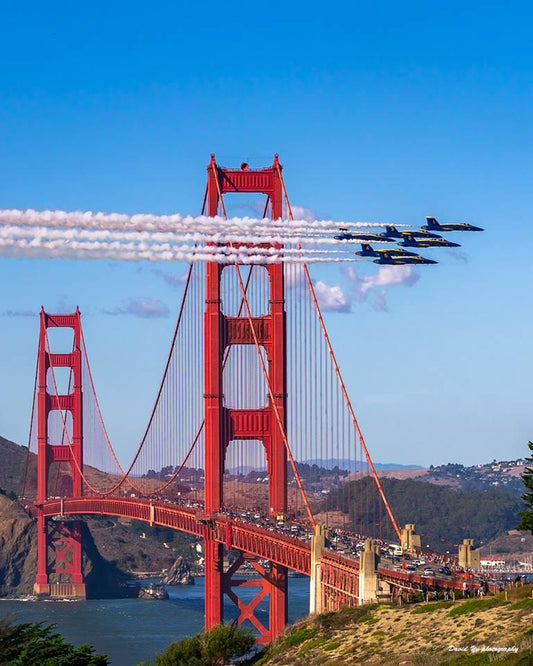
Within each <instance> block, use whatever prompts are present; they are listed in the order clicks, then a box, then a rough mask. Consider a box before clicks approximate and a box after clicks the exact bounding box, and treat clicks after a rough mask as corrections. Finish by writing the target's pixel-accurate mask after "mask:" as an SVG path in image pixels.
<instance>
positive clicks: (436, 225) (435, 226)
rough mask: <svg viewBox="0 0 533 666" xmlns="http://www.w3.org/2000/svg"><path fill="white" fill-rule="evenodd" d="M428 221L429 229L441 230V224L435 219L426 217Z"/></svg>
mask: <svg viewBox="0 0 533 666" xmlns="http://www.w3.org/2000/svg"><path fill="white" fill-rule="evenodd" d="M426 220H427V223H428V227H429V228H430V229H439V228H440V224H439V223H438V222H437V220H436V219H435V218H434V217H430V216H429V215H426Z"/></svg>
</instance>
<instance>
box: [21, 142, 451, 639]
mask: <svg viewBox="0 0 533 666" xmlns="http://www.w3.org/2000/svg"><path fill="white" fill-rule="evenodd" d="M228 193H260V194H262V195H265V197H266V201H265V214H264V217H266V216H267V215H268V217H269V219H271V220H273V221H277V220H281V219H284V218H285V219H289V220H293V214H292V209H291V205H290V202H289V198H288V195H287V191H286V188H285V184H284V180H283V175H282V167H281V165H280V163H279V160H278V157H277V155H276V156H275V158H274V161H273V164H272V166H270V167H268V168H264V169H251V168H249V166H248V165H247V164H245V163H243V164H242V165H241V167H240V168H237V169H230V168H225V167H221V166H219V165H218V164H217V163H216V161H215V158H214V156H212V158H211V161H210V163H209V165H208V168H207V185H206V190H205V197H204V202H203V209H202V214H206V215H207V216H208V217H209V218H214V217H216V216H217V215H221V216H222V217H223V218H224V219H227V209H226V201H225V199H224V195H226V194H228ZM211 244H212V245H215V242H214V241H213V242H212V243H211ZM224 246H225V247H227V248H228V250H229V251H231V250H235V251H236V254H235V255H231V252H229V256H233V257H238V252H239V251H240V250H242V249H243V248H245V249H246V248H248V249H250V248H251V247H252V245H251V243H243V242H239V241H236V240H235V241H229V242H226V243H225V244H224ZM253 248H254V251H256V250H257V251H258V252H259V256H261V254H260V253H261V251H263V252H264V256H267V255H268V256H269V257H272V256H275V255H276V253H279V254H280V255H281V254H282V253H283V251H284V247H283V245H282V244H281V243H272V242H268V243H267V242H263V243H260V244H259V245H254V246H253ZM294 249H295V250H296V254H297V253H298V251H300V252H301V247H300V246H297V247H296V248H294ZM302 258H303V259H304V258H305V257H304V255H303V252H302ZM57 329H70V330H71V331H72V345H71V346H69V347H68V348H62V349H58V348H56V347H55V346H54V331H55V330H57ZM132 367H133V368H134V363H133V364H132ZM122 381H128V378H123V380H122ZM117 390H120V385H119V386H118V387H117ZM125 418H127V415H125ZM33 453H35V454H36V456H33V455H32V454H33ZM317 474H318V475H319V476H320V478H317ZM369 479H370V480H371V481H372V482H371V483H369V482H368V480H369ZM23 496H24V502H25V504H26V505H27V506H28V507H29V510H30V511H31V513H32V515H33V516H34V517H35V518H36V520H37V524H38V556H37V575H36V582H35V586H34V590H35V593H36V594H38V595H50V596H74V597H75V596H84V595H85V583H84V577H83V567H82V553H83V543H82V541H83V539H82V526H81V517H82V516H83V515H87V514H96V515H111V516H121V517H127V518H132V519H135V520H142V521H145V522H146V523H148V524H150V525H162V526H166V527H170V528H172V529H177V530H181V531H183V532H187V533H189V534H193V535H196V536H197V537H199V538H201V539H202V540H203V553H204V567H205V624H206V628H211V627H213V626H215V625H216V624H219V623H220V622H222V621H223V599H224V596H227V597H229V598H230V599H231V600H232V601H233V603H234V604H235V605H236V606H237V608H238V622H239V623H240V624H242V623H244V622H247V621H248V622H250V623H251V624H252V625H253V627H254V628H255V630H256V631H257V633H258V634H259V640H260V641H261V642H268V641H270V640H272V639H273V638H275V637H276V636H277V635H278V634H279V633H280V632H281V631H282V630H283V628H284V626H285V625H286V622H287V604H288V572H289V571H295V572H299V573H301V574H305V575H307V576H310V585H311V610H312V611H322V610H326V609H336V608H339V607H341V606H344V605H355V604H358V603H360V602H361V601H364V600H368V599H369V598H371V597H372V595H374V596H375V594H376V593H377V590H378V588H379V586H381V587H385V588H386V589H387V590H389V592H390V594H391V595H395V594H397V593H398V591H400V590H403V589H405V588H415V589H416V588H420V587H421V586H422V585H424V584H428V582H429V583H431V582H433V583H435V582H436V579H434V580H433V581H431V580H430V579H428V578H424V577H422V576H420V575H419V574H416V573H409V572H406V571H396V570H394V569H392V568H387V567H382V566H380V565H379V561H378V556H377V555H378V552H379V548H378V546H377V545H376V542H371V541H368V542H367V544H366V549H365V551H364V552H363V553H362V554H361V558H360V560H359V559H357V558H356V557H354V552H355V551H353V552H352V553H351V554H350V553H348V554H342V555H341V554H339V553H336V552H334V551H332V550H331V549H329V548H328V541H327V529H328V528H336V529H340V530H342V531H343V533H344V534H346V535H351V536H350V538H352V539H353V540H354V542H355V541H360V540H361V539H363V538H375V539H378V540H380V541H381V542H386V541H391V540H400V539H401V538H402V533H401V530H400V528H399V526H398V524H397V521H396V520H395V517H394V514H393V511H392V509H391V507H390V505H389V503H388V502H387V498H386V496H385V493H384V490H383V487H382V485H381V483H380V480H379V477H378V475H377V473H376V470H375V468H374V465H373V463H372V459H371V457H370V454H369V451H368V448H367V446H366V443H365V440H364V437H363V435H362V433H361V430H360V428H359V425H358V422H357V418H356V416H355V413H354V410H353V408H352V404H351V402H350V399H349V397H348V394H347V391H346V388H345V385H344V383H343V381H342V377H341V373H340V370H339V366H338V364H337V360H336V357H335V354H334V351H333V348H332V345H331V342H330V339H329V337H328V334H327V331H326V327H325V324H324V320H323V317H322V314H321V311H320V307H319V303H318V300H317V297H316V294H315V289H314V285H313V281H312V279H311V276H310V273H309V269H308V266H307V263H306V261H304V260H302V262H299V263H298V262H292V263H285V264H283V263H281V261H277V262H276V261H271V262H269V263H267V262H266V261H265V263H261V262H260V261H259V262H257V263H254V264H253V265H244V264H242V263H241V262H239V261H238V259H237V258H234V259H232V260H231V261H229V262H227V263H224V264H223V263H221V262H218V261H209V260H208V261H206V262H205V264H204V263H191V264H190V266H189V270H188V273H187V277H186V281H185V287H184V294H183V298H182V302H181V306H180V310H179V315H178V320H177V324H176V328H175V331H174V335H173V338H172V342H171V345H170V351H169V354H168V359H167V362H166V365H165V368H164V372H163V378H162V380H161V383H160V386H159V389H158V392H157V396H156V400H155V403H154V406H153V409H152V412H151V414H150V418H149V420H148V424H147V426H146V429H145V432H144V434H143V436H142V438H141V441H140V444H139V445H138V447H137V449H136V452H135V455H134V456H133V459H132V461H131V463H130V465H129V467H127V468H124V467H123V466H122V465H121V464H120V462H119V460H118V458H117V456H116V454H115V451H114V449H113V446H112V444H111V442H110V439H109V437H108V433H107V431H106V427H105V422H104V418H103V415H102V412H101V410H100V406H99V404H98V399H97V392H96V389H95V386H94V383H93V378H92V373H91V367H90V363H89V357H88V352H87V347H86V343H85V339H84V336H83V330H82V324H81V314H80V312H79V310H76V312H74V313H72V314H52V313H48V312H45V311H44V309H43V310H42V311H41V314H40V336H39V349H38V359H37V369H36V381H35V390H34V401H33V413H32V424H31V430H30V441H29V447H28V466H27V470H26V477H25V483H24V492H23ZM230 550H232V551H234V552H236V553H237V556H236V558H235V559H234V560H233V562H232V563H231V564H227V557H226V555H227V553H228V552H229V551H230ZM243 566H246V567H247V568H251V569H253V571H254V573H255V578H248V577H247V578H246V579H243V578H242V577H239V575H238V574H239V570H240V569H241V568H242V567H243ZM446 582H447V584H448V585H449V586H450V587H453V586H456V587H461V586H462V580H455V579H447V581H446ZM243 586H244V587H253V588H255V589H256V590H257V593H256V594H255V596H254V598H253V599H252V600H251V601H246V602H245V601H243V600H242V599H241V598H240V597H239V588H241V587H243ZM264 600H268V608H269V613H268V623H267V626H265V624H264V623H263V622H261V620H260V619H259V618H258V616H257V614H256V610H257V608H258V606H259V604H261V602H263V601H264Z"/></svg>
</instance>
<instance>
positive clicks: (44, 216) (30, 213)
mask: <svg viewBox="0 0 533 666" xmlns="http://www.w3.org/2000/svg"><path fill="white" fill-rule="evenodd" d="M0 224H2V225H6V224H7V225H10V224H16V225H18V226H43V227H67V228H72V227H77V228H80V229H108V230H114V231H171V232H173V231H190V232H198V231H200V230H201V229H202V228H205V229H208V230H209V232H215V233H216V231H220V232H222V233H223V232H224V230H226V229H236V230H239V231H241V232H242V231H245V230H246V231H247V232H248V233H252V232H253V233H261V232H263V231H264V232H265V233H267V234H268V233H271V231H272V230H273V229H275V230H276V232H283V233H286V234H288V235H293V234H294V233H295V232H296V233H298V232H302V233H309V234H311V233H314V234H320V233H321V232H326V233H328V232H331V231H335V230H338V229H339V227H340V226H343V227H346V228H348V229H356V228H368V227H384V226H386V225H388V224H392V223H391V222H335V221H334V220H313V221H311V222H309V221H307V220H288V219H284V220H269V219H267V218H265V219H259V218H251V217H232V218H229V219H228V220H224V219H223V218H222V217H207V216H205V215H198V216H192V215H179V214H174V215H150V214H142V213H141V214H136V215H126V214H122V213H92V212H90V211H87V212H81V211H72V212H68V211H62V210H44V211H36V210H32V209H28V210H18V209H0ZM396 226H402V225H396ZM267 230H268V231H267Z"/></svg>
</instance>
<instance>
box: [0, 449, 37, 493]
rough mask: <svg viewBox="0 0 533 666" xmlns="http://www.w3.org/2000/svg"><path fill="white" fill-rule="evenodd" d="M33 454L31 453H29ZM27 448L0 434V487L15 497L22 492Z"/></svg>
mask: <svg viewBox="0 0 533 666" xmlns="http://www.w3.org/2000/svg"><path fill="white" fill-rule="evenodd" d="M30 455H33V454H30ZM27 458H28V449H27V448H26V447H25V446H19V445H18V444H15V443H14V442H11V441H9V439H5V437H1V436H0V460H1V461H2V464H1V465H0V488H3V489H4V490H5V491H6V493H8V494H10V493H14V494H15V495H17V497H18V496H19V495H20V493H21V492H22V484H23V482H24V473H25V470H26V460H27Z"/></svg>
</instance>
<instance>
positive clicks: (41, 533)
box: [34, 310, 85, 597]
mask: <svg viewBox="0 0 533 666" xmlns="http://www.w3.org/2000/svg"><path fill="white" fill-rule="evenodd" d="M49 328H71V329H73V331H74V344H73V348H72V351H71V352H69V353H63V354H52V353H50V349H49V345H48V334H47V331H48V329H49ZM80 343H81V322H80V312H79V310H76V312H75V313H74V314H65V315H64V314H61V315H51V314H48V313H46V312H44V310H41V314H40V336H39V352H38V371H37V372H38V394H37V509H36V511H37V529H38V537H37V576H36V579H35V585H34V591H35V593H36V594H38V595H49V594H50V595H52V596H56V595H67V596H73V597H84V596H85V584H84V582H83V573H82V532H81V529H82V527H81V523H80V522H79V521H70V522H65V521H62V522H61V523H57V524H55V525H49V524H48V521H47V520H46V517H45V515H44V513H43V511H42V510H41V508H40V506H42V504H43V503H44V502H46V500H47V499H48V498H49V496H50V494H51V485H52V484H51V482H50V467H51V465H52V464H53V463H57V464H60V465H61V466H62V467H63V468H65V467H66V466H67V465H68V466H69V468H70V470H69V474H70V479H71V484H70V488H68V486H67V487H65V486H63V488H62V494H65V493H67V494H70V495H71V496H72V497H81V495H82V494H83V483H82V466H83V427H82V422H83V406H82V405H83V403H82V386H81V384H82V380H81V346H80ZM54 368H69V369H70V372H71V388H72V390H71V392H70V393H68V394H66V395H57V390H55V391H53V393H50V392H49V391H48V387H50V386H52V385H55V376H54ZM56 388H57V387H56ZM54 411H58V412H59V413H60V418H61V420H62V421H63V425H64V424H65V414H66V413H70V414H71V417H72V436H71V437H70V436H68V437H67V440H68V441H67V442H65V438H64V436H63V437H62V438H61V439H62V441H60V442H59V441H58V442H56V441H53V442H51V441H50V437H49V425H50V422H49V417H50V414H51V413H52V412H54ZM69 490H70V492H69ZM58 586H59V587H58Z"/></svg>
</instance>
